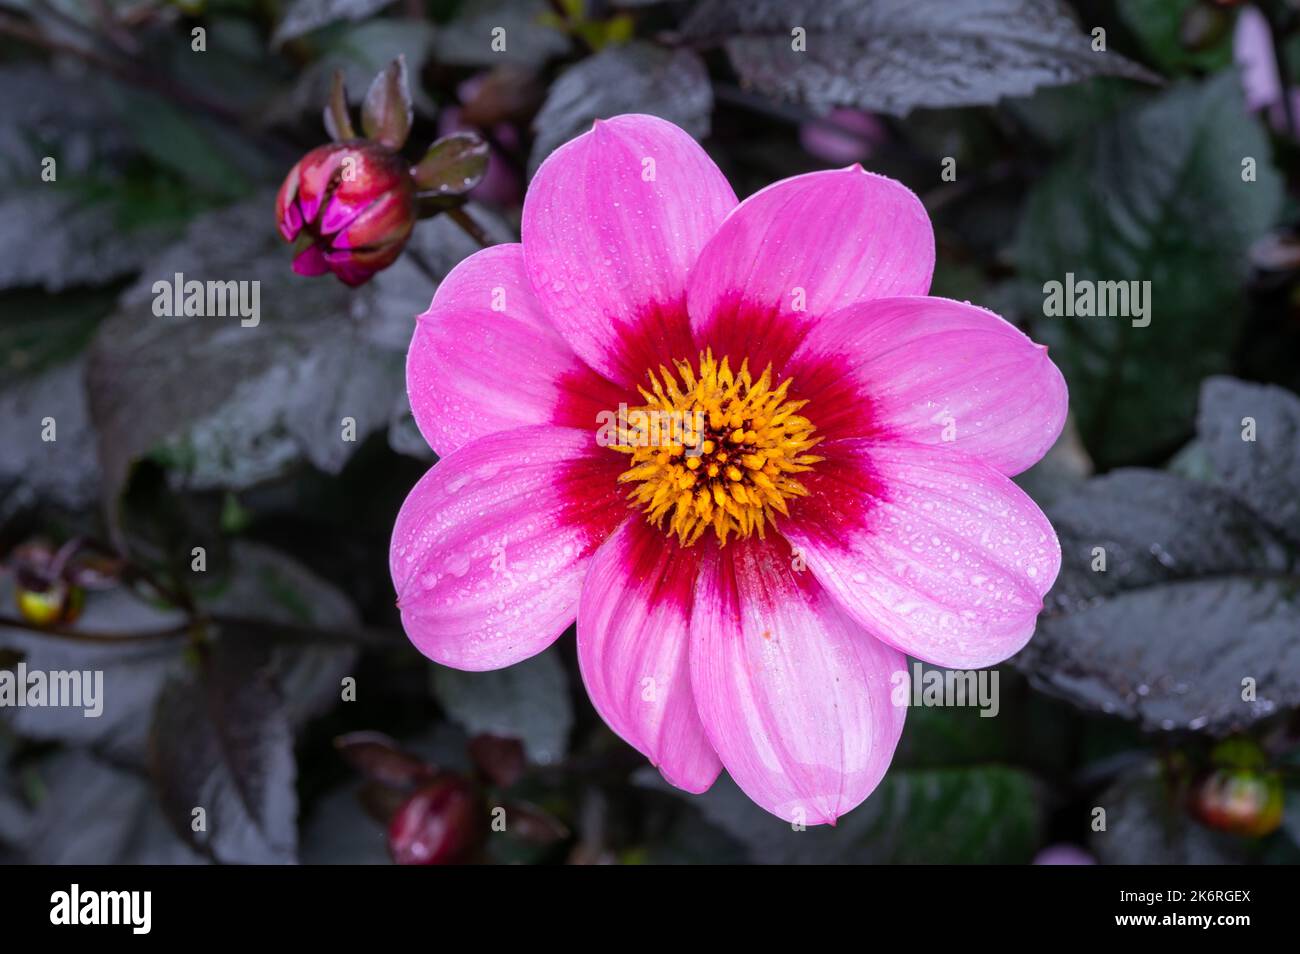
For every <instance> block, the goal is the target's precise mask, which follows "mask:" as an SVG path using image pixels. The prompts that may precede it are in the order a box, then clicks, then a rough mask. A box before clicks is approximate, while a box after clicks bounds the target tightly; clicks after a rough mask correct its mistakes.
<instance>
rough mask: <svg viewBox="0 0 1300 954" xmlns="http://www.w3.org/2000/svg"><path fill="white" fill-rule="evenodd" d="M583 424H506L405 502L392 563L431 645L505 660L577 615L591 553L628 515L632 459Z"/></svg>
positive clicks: (422, 644) (404, 608)
mask: <svg viewBox="0 0 1300 954" xmlns="http://www.w3.org/2000/svg"><path fill="white" fill-rule="evenodd" d="M593 450H596V448H594V446H593V438H592V436H591V435H590V434H587V433H584V432H582V431H578V430H574V429H572V428H564V427H552V426H549V425H546V426H541V427H523V428H517V429H515V430H513V431H499V432H497V433H496V434H490V435H488V436H487V437H484V438H482V439H480V440H478V441H475V442H473V443H472V444H467V445H466V446H465V447H463V448H461V449H460V450H459V451H457V452H456V453H454V454H452V455H451V456H449V457H446V458H444V459H443V460H441V461H440V462H439V463H438V464H437V465H436V466H435V467H434V468H433V469H432V470H431V471H429V473H427V474H426V475H425V476H424V477H423V478H422V479H421V480H420V482H419V483H417V484H416V485H415V487H414V489H413V490H412V491H411V493H410V496H408V497H407V498H406V502H405V503H404V504H402V509H401V512H400V513H399V514H398V515H397V523H396V525H395V526H394V527H393V540H392V545H391V548H390V550H389V567H390V569H391V571H392V575H393V585H394V587H395V588H396V590H397V594H398V600H397V604H398V606H399V607H400V609H401V613H402V625H403V626H404V627H405V629H406V634H407V636H409V637H410V639H411V642H413V643H414V644H415V646H416V648H417V649H419V650H420V652H422V653H424V654H425V655H426V656H428V657H429V658H430V659H433V660H435V661H436V662H440V663H443V664H444V665H447V666H454V667H456V668H457V669H472V670H479V669H498V668H500V667H502V666H508V665H510V664H511V663H516V662H519V661H520V660H521V659H527V658H528V657H529V656H532V655H535V654H536V653H539V652H541V651H542V650H543V649H545V648H546V647H547V646H549V645H550V644H551V643H552V642H554V641H555V638H556V637H557V636H559V635H560V634H561V633H562V632H564V630H565V629H566V628H567V627H568V625H569V624H570V623H572V622H573V620H574V618H575V616H576V615H577V610H578V592H579V589H580V588H581V586H582V578H583V576H584V575H585V574H586V571H587V564H588V563H589V562H590V558H591V554H592V553H594V552H595V551H596V548H597V547H599V546H600V544H601V543H602V542H603V541H604V539H605V538H606V537H607V536H609V534H610V533H611V532H612V531H613V529H614V527H615V526H616V525H617V523H618V522H619V521H620V520H622V519H624V517H625V516H626V515H627V513H628V511H627V506H626V504H625V502H624V501H623V499H622V494H621V491H620V490H619V489H618V487H617V485H616V480H617V475H618V472H619V471H620V470H621V469H622V464H623V461H622V460H621V459H619V457H618V455H617V454H615V453H613V452H611V451H605V450H600V451H599V455H595V454H593Z"/></svg>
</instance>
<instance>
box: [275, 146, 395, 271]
mask: <svg viewBox="0 0 1300 954" xmlns="http://www.w3.org/2000/svg"><path fill="white" fill-rule="evenodd" d="M275 214H276V223H277V225H278V226H279V229H280V234H281V235H282V236H284V239H285V241H286V242H294V241H297V242H298V243H299V245H300V246H301V250H300V251H299V252H298V253H297V255H296V256H295V257H294V260H293V270H294V271H295V272H297V273H298V274H299V275H324V274H325V273H326V272H333V273H334V274H335V275H336V276H338V278H339V279H340V280H341V281H343V282H344V283H345V284H347V285H353V286H356V285H361V284H363V283H364V282H366V281H368V280H369V279H370V277H371V276H372V275H374V274H375V273H376V272H378V271H382V270H383V269H385V268H387V267H388V266H389V265H391V264H393V262H394V261H396V260H397V256H398V255H400V254H401V252H402V249H403V247H405V245H406V241H407V239H408V238H410V235H411V229H412V228H414V226H415V185H414V183H413V182H412V180H411V175H410V169H409V168H408V166H407V164H406V163H405V162H403V161H402V158H401V157H400V156H398V155H397V153H395V152H393V151H392V150H390V149H388V148H386V147H384V146H381V145H379V144H378V143H373V142H367V141H365V140H352V141H349V142H342V143H330V144H328V145H325V146H319V147H317V148H316V149H313V150H312V151H311V152H309V153H307V155H305V156H303V157H302V159H301V160H299V161H298V164H297V165H295V166H294V167H293V169H291V170H290V171H289V175H288V176H287V177H286V178H285V180H284V184H283V185H281V186H280V194H279V195H278V196H277V197H276V203H275Z"/></svg>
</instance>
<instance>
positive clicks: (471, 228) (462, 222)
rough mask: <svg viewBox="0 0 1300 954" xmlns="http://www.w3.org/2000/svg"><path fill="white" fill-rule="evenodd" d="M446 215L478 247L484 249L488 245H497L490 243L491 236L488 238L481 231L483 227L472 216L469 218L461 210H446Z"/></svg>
mask: <svg viewBox="0 0 1300 954" xmlns="http://www.w3.org/2000/svg"><path fill="white" fill-rule="evenodd" d="M447 214H448V215H449V216H451V220H452V221H453V222H455V223H456V224H457V225H459V226H460V227H461V228H462V229H463V230H464V231H465V234H466V235H468V236H469V237H470V238H472V239H473V240H474V241H476V242H478V244H479V245H481V246H483V247H484V248H487V247H488V246H489V245H496V244H497V243H496V242H494V241H492V238H491V236H489V235H488V234H487V232H485V231H484V230H483V226H481V225H479V224H478V223H477V222H475V221H474V218H473V216H471V215H470V214H469V213H468V212H466V211H465V210H464V209H463V208H455V209H448V210H447Z"/></svg>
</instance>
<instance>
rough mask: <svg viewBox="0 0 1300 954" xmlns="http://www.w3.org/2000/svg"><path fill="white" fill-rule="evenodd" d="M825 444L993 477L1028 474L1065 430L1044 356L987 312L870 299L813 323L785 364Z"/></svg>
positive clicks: (936, 302) (922, 301) (1052, 369)
mask: <svg viewBox="0 0 1300 954" xmlns="http://www.w3.org/2000/svg"><path fill="white" fill-rule="evenodd" d="M788 370H789V373H790V375H791V376H792V377H793V378H794V386H795V388H796V389H797V390H798V394H799V397H801V398H805V399H808V401H809V406H808V408H807V409H806V410H805V411H804V413H805V414H807V415H808V417H809V419H810V420H812V421H813V422H814V423H816V425H817V429H818V433H820V434H822V435H824V436H825V437H827V438H828V439H834V438H837V437H873V436H874V437H885V436H888V437H895V438H900V439H902V440H906V441H913V442H915V443H918V444H945V443H946V444H949V445H950V446H951V447H952V448H954V449H956V450H960V451H962V452H964V453H966V454H970V455H971V456H973V457H978V458H979V459H980V460H982V461H984V462H985V463H986V464H988V465H989V466H991V467H993V468H995V469H996V470H999V471H1001V472H1002V473H1004V474H1018V473H1020V472H1021V471H1022V470H1024V469H1025V468H1027V467H1029V466H1031V465H1032V464H1034V463H1036V462H1037V461H1038V460H1039V459H1041V458H1042V456H1043V455H1044V454H1045V453H1047V450H1048V449H1049V448H1050V447H1051V446H1052V444H1053V442H1055V440H1056V438H1057V436H1058V435H1059V434H1060V433H1061V428H1062V426H1064V424H1065V412H1066V407H1067V395H1066V387H1065V379H1064V378H1063V377H1062V376H1061V372H1060V371H1059V370H1057V367H1056V365H1054V364H1053V363H1052V362H1051V360H1050V359H1049V358H1048V357H1047V349H1046V348H1044V347H1042V346H1040V345H1036V344H1034V343H1033V342H1032V341H1031V340H1029V338H1027V337H1026V336H1025V335H1024V334H1022V333H1021V332H1020V331H1018V330H1017V329H1016V328H1014V327H1013V326H1012V325H1011V324H1009V323H1008V322H1006V321H1004V320H1002V319H1001V318H999V317H998V316H997V315H995V314H993V312H991V311H985V310H984V309H982V308H976V307H974V306H972V305H967V304H963V303H961V302H956V301H949V300H948V299H946V298H880V299H876V300H874V301H866V302H861V303H859V304H856V305H850V306H849V307H848V308H845V309H843V310H842V311H839V312H836V313H835V314H834V315H832V316H831V317H829V318H827V319H825V320H824V321H821V322H818V323H817V324H816V325H815V326H814V327H813V328H812V330H811V331H810V332H809V334H808V337H807V338H806V339H804V342H803V344H802V345H800V347H799V349H798V351H797V352H796V353H795V355H794V357H793V358H792V359H791V361H790V364H789V365H788Z"/></svg>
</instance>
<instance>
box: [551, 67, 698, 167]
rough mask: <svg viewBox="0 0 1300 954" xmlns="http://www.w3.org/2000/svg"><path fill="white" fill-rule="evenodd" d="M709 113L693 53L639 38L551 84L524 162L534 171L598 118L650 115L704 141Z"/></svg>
mask: <svg viewBox="0 0 1300 954" xmlns="http://www.w3.org/2000/svg"><path fill="white" fill-rule="evenodd" d="M712 112H713V88H712V86H711V85H710V84H709V76H708V72H707V70H706V69H705V67H704V61H703V60H701V59H700V57H699V56H698V55H697V54H695V53H693V52H691V51H690V50H685V49H679V50H665V49H661V48H660V47H657V46H653V45H651V44H649V43H640V42H637V43H631V44H629V45H627V46H616V47H610V48H608V49H606V50H603V51H601V52H600V53H597V54H596V55H595V56H590V57H588V58H587V59H585V60H582V61H581V62H579V63H576V64H574V65H573V66H570V67H569V68H568V69H566V70H565V71H564V72H563V73H561V74H560V76H559V77H558V78H557V79H556V81H555V82H554V84H552V86H551V90H550V92H549V93H548V94H547V96H546V102H545V103H544V104H543V105H542V109H541V112H539V113H538V114H537V118H536V119H534V120H533V130H534V132H536V134H537V138H536V140H535V142H534V143H533V150H532V153H531V155H530V156H529V160H528V165H529V168H530V170H533V171H535V170H536V169H537V167H538V166H539V165H541V163H542V160H543V159H545V158H546V157H547V156H549V155H550V154H551V153H552V152H553V151H554V150H555V149H556V147H558V146H560V145H562V144H564V143H565V142H567V141H568V140H570V139H572V138H573V137H574V136H576V135H578V134H579V133H584V132H586V131H587V130H588V129H590V128H591V123H592V121H593V120H596V119H608V118H609V117H611V116H617V115H619V114H620V113H649V114H651V115H653V116H660V117H662V118H663V119H667V120H668V121H669V122H673V123H676V124H677V125H678V126H681V127H682V128H683V129H685V130H686V131H687V132H688V133H690V134H691V136H693V137H694V138H696V139H703V138H704V137H705V136H707V135H708V134H709V122H710V116H711V114H712Z"/></svg>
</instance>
